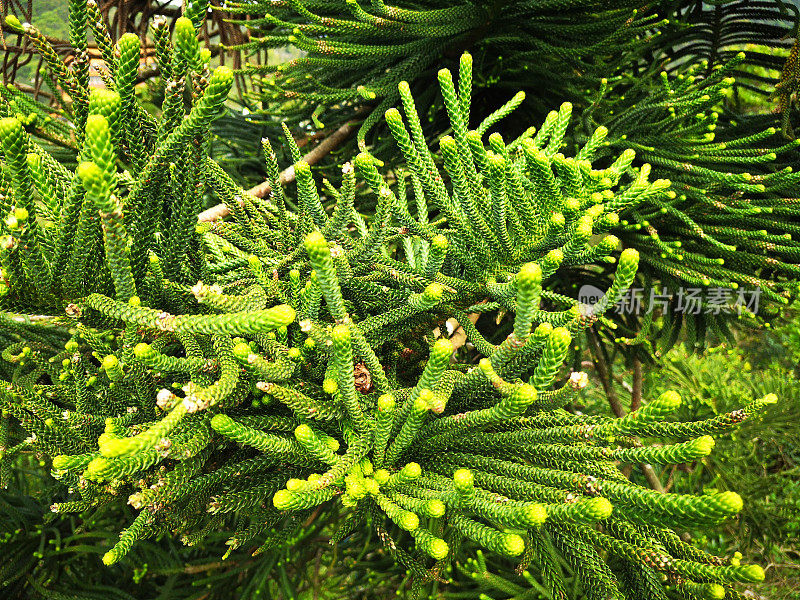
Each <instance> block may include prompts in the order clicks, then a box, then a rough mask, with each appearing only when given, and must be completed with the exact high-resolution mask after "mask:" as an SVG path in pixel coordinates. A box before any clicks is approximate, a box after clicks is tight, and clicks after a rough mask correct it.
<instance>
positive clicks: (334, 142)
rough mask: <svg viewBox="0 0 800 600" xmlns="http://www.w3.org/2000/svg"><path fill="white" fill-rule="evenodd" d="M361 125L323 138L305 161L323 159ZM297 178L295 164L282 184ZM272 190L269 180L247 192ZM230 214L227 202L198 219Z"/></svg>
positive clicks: (261, 193) (350, 123) (352, 124)
mask: <svg viewBox="0 0 800 600" xmlns="http://www.w3.org/2000/svg"><path fill="white" fill-rule="evenodd" d="M359 127H360V124H359V123H357V122H353V121H348V122H347V123H345V124H344V125H342V126H341V127H339V129H337V130H336V131H334V132H333V133H332V134H330V135H329V136H327V137H326V138H325V139H323V140H322V141H321V142H320V143H319V145H318V146H317V147H315V148H314V149H313V150H311V151H310V152H309V153H308V154H306V155H305V156H304V157H303V161H304V162H306V163H308V164H309V165H314V164H316V163H318V162H319V161H320V160H322V159H323V158H324V157H325V156H326V155H327V154H328V153H330V152H331V151H332V150H334V149H336V148H337V147H338V146H340V145H341V144H342V143H343V142H344V141H345V140H346V139H347V138H349V137H350V136H351V135H353V134H354V133H355V132H356V130H357V129H358V128H359ZM294 179H295V174H294V165H292V166H291V167H288V168H286V169H284V170H283V171H282V172H281V174H280V177H279V181H280V183H281V185H286V184H287V183H291V182H292V181H294ZM270 192H272V184H271V182H269V181H264V182H262V183H259V184H258V185H257V186H255V187H253V188H250V189H249V190H247V192H245V193H246V194H249V195H250V196H256V197H257V198H263V197H264V196H268V195H269V194H270ZM229 214H230V209H229V208H228V207H227V206H226V205H225V204H217V205H216V206H212V207H211V208H209V209H207V210H204V211H203V212H201V213H200V214H199V215H198V216H197V220H198V221H201V222H202V221H218V220H219V219H223V218H225V217H227V216H228V215H229Z"/></svg>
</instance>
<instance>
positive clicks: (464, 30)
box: [226, 0, 800, 352]
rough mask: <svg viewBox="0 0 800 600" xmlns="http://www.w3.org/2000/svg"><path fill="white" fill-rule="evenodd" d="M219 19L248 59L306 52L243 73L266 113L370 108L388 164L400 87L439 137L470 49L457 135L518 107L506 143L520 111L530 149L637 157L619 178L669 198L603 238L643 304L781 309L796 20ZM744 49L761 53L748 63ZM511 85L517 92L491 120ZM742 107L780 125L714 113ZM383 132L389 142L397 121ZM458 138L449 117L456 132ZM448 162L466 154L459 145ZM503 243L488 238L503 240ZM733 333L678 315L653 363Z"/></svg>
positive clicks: (301, 115) (503, 14) (682, 9)
mask: <svg viewBox="0 0 800 600" xmlns="http://www.w3.org/2000/svg"><path fill="white" fill-rule="evenodd" d="M367 4H368V5H367ZM226 10H228V11H230V12H232V13H233V14H234V15H236V14H242V15H247V16H248V17H250V18H249V19H248V20H247V21H242V23H243V24H245V25H246V26H247V27H248V28H250V30H251V32H252V36H251V40H250V41H249V42H248V43H247V44H245V45H243V46H241V49H242V50H243V51H250V50H252V49H254V48H262V47H263V48H271V47H275V46H277V45H285V44H287V43H290V44H293V45H295V46H296V47H297V48H299V49H301V50H302V51H303V52H304V55H303V56H301V57H299V58H296V59H294V60H291V61H289V62H286V63H281V64H276V65H251V66H248V67H246V68H245V69H244V70H243V72H244V73H247V74H251V75H252V74H257V75H259V76H262V75H263V77H262V79H259V78H258V76H256V77H255V79H254V81H255V82H256V83H255V87H256V88H257V89H258V90H260V92H261V97H262V98H265V99H268V100H269V104H268V106H269V107H270V108H269V109H268V110H273V109H272V106H274V105H275V103H279V106H281V111H282V114H283V115H284V116H293V117H295V118H296V119H298V120H299V121H300V122H301V123H304V122H305V121H304V119H305V120H307V119H309V118H310V119H311V121H312V122H313V123H314V124H315V127H321V125H318V124H317V121H318V120H319V119H322V120H324V121H326V122H327V121H328V120H329V119H330V120H332V121H333V122H335V123H338V122H339V121H340V120H341V119H344V118H347V117H350V116H352V114H353V110H354V109H355V108H356V107H359V106H363V105H365V104H367V105H368V106H369V110H371V111H372V112H371V114H370V116H368V117H367V118H366V119H364V121H363V125H362V127H361V130H360V132H359V135H358V139H359V145H360V146H361V147H362V148H363V147H364V146H365V144H366V143H367V141H371V142H372V144H373V153H375V154H376V155H377V156H379V157H380V158H388V159H389V160H394V159H393V157H392V152H391V150H390V149H387V144H386V142H385V139H386V136H383V135H382V132H379V133H376V134H375V135H373V136H368V133H369V131H370V130H371V129H373V128H375V127H377V126H378V125H379V123H380V119H379V114H380V113H383V112H384V111H385V110H386V108H388V107H389V106H391V105H392V104H394V103H396V102H397V101H399V100H400V99H401V96H402V94H403V91H402V90H403V89H404V88H402V87H401V86H398V85H397V82H398V81H401V80H405V81H408V82H409V83H408V84H403V85H406V88H405V89H407V90H413V92H414V95H415V96H417V97H421V98H424V99H425V102H426V103H427V104H429V105H431V107H430V109H429V110H428V111H427V113H426V114H425V115H423V118H422V122H423V123H422V125H423V130H424V133H425V134H426V135H433V136H436V137H439V136H441V134H442V133H446V132H447V131H448V127H449V126H450V121H452V120H453V111H452V103H453V102H454V99H453V98H450V97H449V96H450V94H449V93H445V94H443V101H441V100H439V99H438V98H435V97H432V96H433V93H434V90H432V89H431V88H430V86H429V84H428V81H429V79H430V77H432V75H433V73H434V71H435V70H436V69H438V68H439V67H440V66H441V65H442V64H450V65H455V63H456V62H457V61H458V54H459V51H460V50H461V49H462V48H463V49H468V50H469V52H470V53H471V54H472V55H473V56H474V58H472V57H471V58H470V59H469V64H468V65H463V66H468V68H469V72H470V73H471V72H472V71H474V72H475V79H476V83H475V86H474V88H473V87H472V83H471V82H470V83H469V86H470V89H471V90H472V91H474V94H473V95H474V96H475V98H476V101H475V102H474V103H473V104H474V106H473V108H472V110H471V111H470V110H465V111H464V115H463V121H464V123H463V126H466V127H469V126H472V127H474V128H475V129H476V131H479V132H484V131H487V130H490V128H491V127H492V126H493V125H495V124H496V123H497V121H499V120H500V119H502V118H503V117H504V116H506V115H507V114H508V113H509V112H510V111H511V110H513V109H518V114H521V115H524V116H518V117H517V119H515V122H514V123H513V125H510V127H513V130H511V131H513V132H514V133H515V134H516V133H523V132H524V133H523V136H528V137H532V136H534V133H536V132H535V129H533V128H531V129H529V130H527V131H526V130H525V128H524V126H525V125H527V124H528V123H529V122H530V120H531V119H532V118H531V116H530V115H536V117H535V118H536V119H538V118H539V117H540V116H544V115H547V118H546V119H545V121H544V125H543V127H542V129H541V130H540V131H539V132H538V133H536V135H537V137H538V136H540V135H545V136H546V135H548V133H549V131H550V130H551V129H554V130H555V132H556V135H555V136H554V138H553V140H554V141H552V142H551V143H550V145H549V146H548V150H549V151H550V152H559V151H561V150H562V147H563V146H564V145H566V146H567V147H568V148H574V149H575V151H576V152H577V151H578V149H579V148H581V147H584V148H585V150H584V152H585V153H586V154H587V155H586V156H583V155H581V154H576V155H575V158H576V159H578V160H583V159H585V158H592V159H593V160H594V161H595V163H599V164H602V165H604V166H606V165H608V164H609V163H610V162H611V161H613V160H615V159H617V158H618V157H619V156H620V153H621V152H622V151H623V150H625V149H632V150H635V152H636V154H635V155H624V154H623V156H624V157H625V158H624V160H623V162H622V163H621V164H620V165H619V167H620V168H621V169H623V170H624V168H626V167H627V166H629V165H631V164H632V165H635V166H639V167H641V168H643V169H645V170H648V171H650V172H652V178H653V179H655V180H659V179H664V180H670V181H671V182H672V184H673V186H672V191H673V193H674V194H675V195H674V196H670V197H668V198H664V197H662V196H660V195H655V196H653V197H652V198H650V197H645V198H642V199H641V201H640V202H637V203H635V204H627V203H622V205H621V206H618V207H615V210H616V212H617V214H618V216H619V222H618V223H617V222H615V223H610V224H609V225H608V231H609V232H610V233H613V234H614V235H615V236H617V237H618V238H619V239H621V240H622V242H623V244H624V245H625V246H626V247H631V248H636V249H637V250H638V251H639V253H640V256H641V259H642V264H641V266H640V277H641V278H642V280H643V281H642V284H643V286H644V288H645V294H648V293H649V292H650V290H651V289H653V288H651V284H652V282H653V281H657V282H658V283H659V284H663V285H666V286H667V288H668V290H669V291H670V292H672V293H676V292H677V290H678V289H679V288H681V287H683V288H685V287H697V288H699V289H700V290H701V294H700V298H701V302H702V303H703V305H704V306H709V304H710V302H711V301H710V300H709V298H712V297H713V295H714V290H715V289H717V288H719V287H722V288H727V289H734V290H742V289H747V290H752V289H754V288H759V289H760V290H762V291H763V299H764V304H766V303H768V302H772V303H777V304H778V305H780V304H783V303H785V302H786V289H785V286H784V285H783V279H784V277H788V278H790V279H792V278H794V277H796V275H797V268H798V267H797V264H798V262H797V261H798V256H800V254H798V246H797V243H798V242H797V239H796V236H797V232H796V231H795V230H794V224H793V223H792V221H793V220H795V219H796V216H797V215H796V209H795V208H794V204H795V203H794V201H793V199H792V196H793V194H792V193H791V190H792V189H794V188H795V187H796V186H797V185H798V181H800V180H798V177H800V175H798V174H797V173H796V172H794V171H793V169H794V170H796V163H797V159H796V157H797V142H794V141H792V142H789V143H786V141H785V140H784V139H783V138H782V136H781V135H779V132H782V133H783V134H784V135H786V136H791V127H790V125H789V123H790V121H791V113H792V100H791V98H792V97H793V96H792V94H793V92H791V91H790V90H795V88H796V79H797V64H798V63H797V51H798V50H797V48H798V46H797V45H796V44H795V45H794V46H792V42H791V37H792V28H793V27H794V25H795V21H796V20H797V18H798V15H797V9H796V7H794V6H792V5H786V4H785V3H783V2H773V1H763V2H761V1H759V2H755V3H753V2H748V3H742V2H739V1H737V0H723V1H720V2H715V3H713V4H707V3H700V2H694V1H691V2H689V1H687V2H657V3H651V4H648V5H647V6H645V7H642V6H640V4H637V3H627V2H618V1H615V2H604V1H600V0H598V1H596V2H572V1H557V2H550V1H537V2H503V3H499V4H498V3H489V2H466V3H460V4H459V3H456V4H453V3H441V2H435V1H434V2H431V1H427V2H412V3H403V4H402V6H392V5H387V4H385V3H383V2H372V3H359V2H352V1H350V2H338V1H325V2H311V3H307V2H289V3H283V4H275V3H270V2H249V1H248V2H241V3H235V2H234V3H232V4H231V5H230V6H227V5H226ZM566 15H568V16H566ZM747 41H754V42H755V41H757V42H758V44H753V45H750V46H746V48H747V53H746V54H743V53H741V52H740V50H741V48H742V47H743V43H745V44H746V42H747ZM462 72H466V69H464V71H462ZM465 78H466V80H467V81H468V80H469V79H471V77H468V76H466V75H465ZM508 88H511V89H512V90H515V91H516V89H518V88H522V91H521V92H520V93H519V94H517V95H516V96H515V97H514V99H513V100H511V101H509V102H508V103H507V104H506V105H504V106H503V108H501V109H497V106H499V105H500V103H501V102H503V101H504V100H505V97H503V94H504V93H505V92H506V90H507V89H508ZM773 88H774V90H773ZM747 94H749V95H750V97H757V98H760V103H761V108H762V110H761V111H759V112H760V113H763V112H769V111H768V110H767V111H764V110H763V108H764V106H765V103H766V100H767V97H768V96H769V95H770V94H772V95H773V96H774V97H775V98H779V99H780V108H781V110H780V113H781V116H780V119H777V118H776V117H774V116H772V115H769V116H764V115H762V114H758V115H753V114H740V110H739V109H745V111H746V113H752V111H751V110H748V107H746V106H742V105H741V103H734V102H729V101H728V100H727V99H729V98H731V97H732V96H733V97H736V98H739V97H740V96H741V95H747ZM372 99H374V100H375V101H374V102H372V103H370V100H372ZM554 100H557V101H562V100H567V101H568V102H569V104H567V105H565V106H568V107H569V108H566V109H562V111H559V112H558V113H556V112H552V113H550V114H547V112H546V111H547V109H548V108H549V107H550V105H551V104H552V103H553V101H554ZM448 102H449V103H450V104H448ZM732 108H733V109H734V110H731V109H732ZM496 109H497V110H496ZM254 110H255V108H254ZM312 111H313V113H312ZM572 111H574V112H575V113H576V116H579V119H578V122H579V124H580V126H579V127H577V128H575V129H574V130H570V131H569V132H567V135H566V136H564V133H565V132H564V131H562V130H561V128H563V127H565V126H566V125H567V122H568V120H569V118H568V115H567V113H568V112H572ZM447 117H449V119H448V118H447ZM481 119H483V122H481ZM387 124H388V127H389V129H390V130H391V131H392V133H393V134H394V126H393V124H392V121H391V120H388V121H387ZM460 126H462V125H459V123H458V122H456V121H453V127H454V128H455V129H456V130H457V129H458V128H459V127H460ZM423 130H421V131H420V132H418V134H419V135H421V134H422V131H423ZM505 130H506V131H510V130H509V124H506V125H505ZM442 142H443V144H442V145H441V147H440V150H441V153H442V159H443V161H444V162H445V165H447V163H448V154H449V155H452V153H453V152H454V150H455V146H453V145H452V144H450V143H449V141H448V138H443V139H442ZM401 149H402V145H401ZM458 150H459V152H461V153H462V154H463V153H465V152H467V145H466V144H463V143H462V144H459V146H458ZM564 153H565V154H568V152H567V151H566V150H564ZM405 158H406V161H408V157H407V156H406V157H405ZM451 162H452V161H451ZM566 168H568V167H560V169H561V170H564V169H566ZM557 174H558V175H559V176H561V171H559V172H558V173H557ZM500 235H501V238H500V239H499V242H501V243H508V241H509V240H506V239H505V238H502V233H501V234H500ZM793 237H794V238H795V239H793ZM605 285H607V284H606V283H605V282H603V284H602V285H597V286H596V287H601V288H602V287H605ZM655 291H656V292H660V291H661V289H660V288H655ZM676 303H677V300H675V299H674V298H673V300H672V303H671V304H670V306H669V308H668V309H667V310H668V312H670V313H673V312H676V311H675V305H676ZM728 321H729V319H726V318H725V314H724V313H723V314H721V315H720V314H717V315H712V316H707V315H706V314H701V315H698V316H694V315H675V316H673V317H672V318H671V319H670V320H668V321H666V322H665V323H664V327H663V328H662V329H661V330H660V331H658V330H656V329H654V330H653V331H652V332H651V335H652V336H658V337H659V338H660V342H661V345H662V346H663V348H662V349H661V351H662V352H663V351H664V349H665V348H667V347H668V346H669V343H670V340H673V341H674V334H675V333H677V332H679V331H680V330H681V328H685V329H686V330H688V331H690V332H692V334H694V335H695V337H696V341H697V346H699V347H702V346H703V345H704V344H705V340H706V333H707V332H712V331H713V332H722V331H727V329H728ZM640 323H641V321H640V320H638V319H628V320H627V321H626V320H623V322H621V323H619V325H620V326H621V330H620V332H618V334H619V333H623V332H624V334H625V335H626V336H629V337H634V336H635V334H636V331H638V329H639V325H640ZM613 339H614V336H610V341H612V340H613Z"/></svg>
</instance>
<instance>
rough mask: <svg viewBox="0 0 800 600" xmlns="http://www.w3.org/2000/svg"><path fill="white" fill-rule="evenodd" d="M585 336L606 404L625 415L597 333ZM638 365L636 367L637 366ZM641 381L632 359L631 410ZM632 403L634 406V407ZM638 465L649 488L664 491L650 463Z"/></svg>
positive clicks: (639, 395)
mask: <svg viewBox="0 0 800 600" xmlns="http://www.w3.org/2000/svg"><path fill="white" fill-rule="evenodd" d="M586 337H587V338H588V340H589V347H590V350H591V353H592V359H593V360H594V365H595V370H596V371H597V375H598V377H599V378H600V383H601V384H602V386H603V391H604V392H605V394H606V398H607V399H608V404H609V406H610V407H611V410H612V411H613V413H614V414H615V415H616V416H617V418H621V417H624V416H625V409H624V408H623V407H622V403H621V402H620V401H619V396H617V392H616V390H615V389H614V380H613V375H612V373H611V366H610V365H609V364H608V363H607V361H606V359H605V356H604V355H603V351H602V348H601V347H600V340H599V339H598V337H597V333H596V332H595V331H594V329H589V330H587V331H586ZM637 365H638V367H637ZM642 381H643V373H642V363H641V361H639V360H638V359H634V363H633V386H632V387H633V390H632V393H631V410H636V409H637V408H639V406H641V403H642ZM634 403H636V406H635V407H634ZM639 467H640V468H641V470H642V474H643V475H644V478H645V479H646V480H647V484H648V485H649V486H650V488H651V489H653V490H655V491H657V492H661V493H662V494H663V493H664V486H663V485H662V484H661V480H660V479H659V478H658V474H657V473H656V472H655V470H654V469H653V466H652V465H649V464H647V463H641V464H640V465H639Z"/></svg>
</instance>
